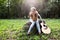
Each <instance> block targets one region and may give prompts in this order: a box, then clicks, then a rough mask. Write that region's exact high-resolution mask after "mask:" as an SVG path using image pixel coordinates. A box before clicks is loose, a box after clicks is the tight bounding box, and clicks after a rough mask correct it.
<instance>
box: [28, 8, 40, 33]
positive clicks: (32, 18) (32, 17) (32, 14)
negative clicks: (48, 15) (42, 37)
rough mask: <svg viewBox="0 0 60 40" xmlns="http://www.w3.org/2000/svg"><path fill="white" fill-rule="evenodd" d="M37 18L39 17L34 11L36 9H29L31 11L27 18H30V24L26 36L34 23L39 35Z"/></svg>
mask: <svg viewBox="0 0 60 40" xmlns="http://www.w3.org/2000/svg"><path fill="white" fill-rule="evenodd" d="M38 16H39V17H40V15H39V14H38V11H37V10H36V8H35V7H31V11H30V12H29V17H30V22H31V23H32V24H31V25H30V28H29V30H28V33H27V34H30V31H31V29H32V28H33V26H34V24H35V23H36V25H37V29H38V32H39V34H40V33H41V31H40V25H39V18H38Z"/></svg>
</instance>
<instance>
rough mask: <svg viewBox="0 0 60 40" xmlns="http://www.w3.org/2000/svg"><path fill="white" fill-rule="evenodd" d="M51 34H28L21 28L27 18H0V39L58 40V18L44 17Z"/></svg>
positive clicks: (59, 32)
mask: <svg viewBox="0 0 60 40" xmlns="http://www.w3.org/2000/svg"><path fill="white" fill-rule="evenodd" d="M44 20H45V21H46V23H47V25H48V27H50V28H51V34H49V35H45V34H42V36H41V35H32V34H31V35H30V36H27V32H25V31H24V30H22V28H23V25H24V24H25V23H26V22H27V21H28V19H0V40H40V39H42V40H60V19H44Z"/></svg>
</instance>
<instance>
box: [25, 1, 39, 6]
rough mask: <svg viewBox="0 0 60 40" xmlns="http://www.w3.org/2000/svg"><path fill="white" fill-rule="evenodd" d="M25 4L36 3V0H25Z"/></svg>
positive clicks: (32, 4) (31, 4)
mask: <svg viewBox="0 0 60 40" xmlns="http://www.w3.org/2000/svg"><path fill="white" fill-rule="evenodd" d="M25 3H26V4H27V5H29V6H30V7H32V6H34V5H36V3H38V1H37V0H26V2H25Z"/></svg>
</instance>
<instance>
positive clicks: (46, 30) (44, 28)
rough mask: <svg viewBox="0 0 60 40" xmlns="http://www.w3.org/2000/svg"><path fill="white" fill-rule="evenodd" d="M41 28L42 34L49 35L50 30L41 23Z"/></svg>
mask: <svg viewBox="0 0 60 40" xmlns="http://www.w3.org/2000/svg"><path fill="white" fill-rule="evenodd" d="M41 26H42V29H41V30H42V32H43V33H44V34H50V33H51V29H50V28H49V27H47V25H46V24H45V23H44V22H43V21H42V22H41Z"/></svg>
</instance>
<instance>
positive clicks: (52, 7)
mask: <svg viewBox="0 0 60 40" xmlns="http://www.w3.org/2000/svg"><path fill="white" fill-rule="evenodd" d="M32 6H34V7H36V8H37V10H38V12H39V14H40V15H41V16H42V18H60V0H0V19H16V18H28V13H29V11H30V7H32Z"/></svg>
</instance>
